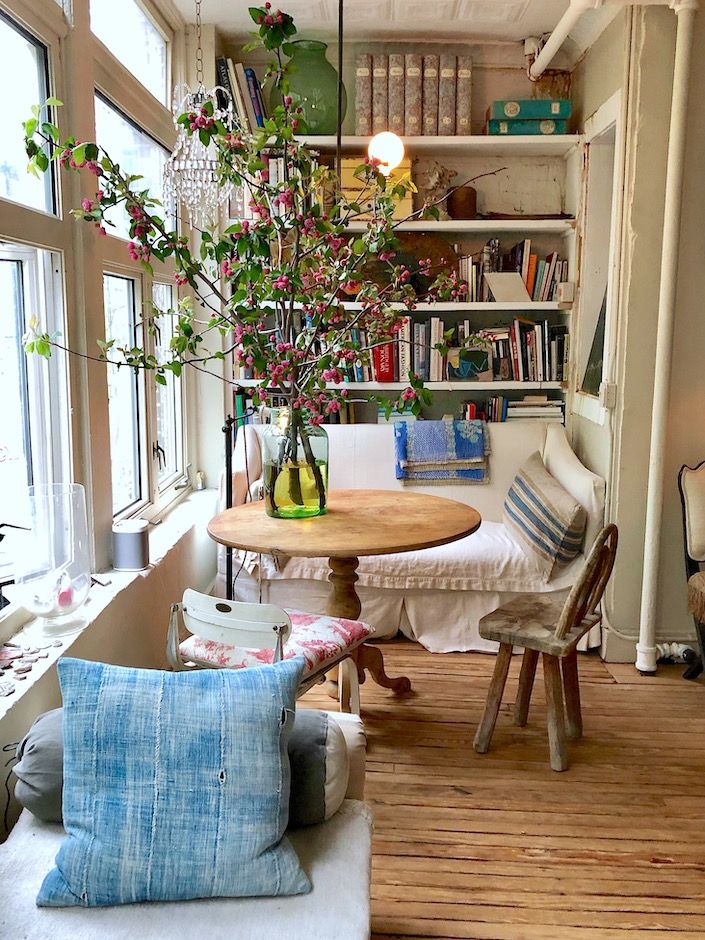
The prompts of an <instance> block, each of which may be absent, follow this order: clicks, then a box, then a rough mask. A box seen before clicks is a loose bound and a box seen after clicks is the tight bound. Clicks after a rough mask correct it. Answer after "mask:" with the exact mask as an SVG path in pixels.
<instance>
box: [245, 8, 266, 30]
mask: <svg viewBox="0 0 705 940" xmlns="http://www.w3.org/2000/svg"><path fill="white" fill-rule="evenodd" d="M247 12H248V13H249V14H250V19H251V20H252V22H253V23H256V24H257V25H258V26H259V18H260V16H264V10H261V9H260V8H259V7H248V8H247Z"/></svg>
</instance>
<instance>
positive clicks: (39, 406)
mask: <svg viewBox="0 0 705 940" xmlns="http://www.w3.org/2000/svg"><path fill="white" fill-rule="evenodd" d="M55 275H56V276H55ZM55 293H56V296H55V295H54V294H55ZM61 294H62V291H61V277H60V265H59V263H58V260H57V259H55V256H53V255H52V254H51V253H50V252H46V251H40V250H38V249H36V248H30V247H27V246H22V245H10V244H5V243H0V401H1V402H2V421H0V522H9V523H14V524H23V523H24V522H25V513H24V510H25V509H26V502H25V500H26V495H27V486H28V485H29V484H38V483H52V482H61V481H65V480H68V479H69V433H68V412H67V382H66V357H65V355H64V354H63V353H61V352H56V351H55V352H54V354H53V355H52V357H51V358H50V359H49V360H47V359H45V358H43V357H41V356H39V355H37V354H34V353H30V354H25V351H24V342H23V336H24V334H25V332H26V331H27V329H28V327H29V325H30V321H31V320H33V319H36V320H37V321H38V322H39V324H40V331H42V332H43V331H44V330H46V331H47V332H49V333H54V332H59V333H60V334H61V333H62V332H63V330H62V317H61V315H60V310H61ZM59 341H61V340H59ZM14 544H15V540H14V538H13V536H12V532H11V531H10V533H9V534H8V535H7V537H6V538H5V539H4V540H3V541H0V577H2V576H3V575H4V574H5V573H6V570H7V567H8V565H10V564H11V562H12V549H13V545H14Z"/></svg>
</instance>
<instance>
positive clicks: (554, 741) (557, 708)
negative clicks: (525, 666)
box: [543, 653, 568, 770]
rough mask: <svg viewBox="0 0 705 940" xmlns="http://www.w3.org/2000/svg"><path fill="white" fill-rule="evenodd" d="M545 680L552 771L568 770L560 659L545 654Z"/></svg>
mask: <svg viewBox="0 0 705 940" xmlns="http://www.w3.org/2000/svg"><path fill="white" fill-rule="evenodd" d="M543 678H544V682H545V684H546V707H547V709H548V744H549V749H550V752H551V769H552V770H567V768H568V755H567V753H566V738H565V723H564V718H563V689H562V684H561V669H560V666H559V665H558V659H557V657H555V656H550V655H549V654H548V653H544V654H543Z"/></svg>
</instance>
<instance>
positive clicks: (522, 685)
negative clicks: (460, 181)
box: [475, 525, 617, 770]
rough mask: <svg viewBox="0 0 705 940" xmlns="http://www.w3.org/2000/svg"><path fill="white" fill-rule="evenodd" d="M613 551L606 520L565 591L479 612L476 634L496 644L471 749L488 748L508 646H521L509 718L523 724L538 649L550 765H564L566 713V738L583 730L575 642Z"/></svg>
mask: <svg viewBox="0 0 705 940" xmlns="http://www.w3.org/2000/svg"><path fill="white" fill-rule="evenodd" d="M616 551H617V527H616V526H615V525H608V526H605V528H604V529H603V530H602V531H601V532H600V534H599V535H598V536H597V538H596V539H595V543H594V544H593V546H592V548H591V549H590V554H589V555H588V558H587V561H586V563H585V567H584V568H583V570H582V572H581V574H580V577H579V578H578V580H577V581H576V583H575V584H574V585H573V587H572V588H570V590H569V591H568V590H566V591H557V592H555V593H551V594H522V595H521V596H519V597H517V598H515V599H514V600H513V601H510V602H509V603H508V604H505V606H504V607H500V608H499V609H498V610H495V611H493V612H492V613H491V614H488V615H487V616H486V617H483V618H482V620H481V621H480V636H482V637H484V639H486V640H496V641H498V642H499V644H500V646H499V652H498V653H497V662H496V663H495V669H494V675H493V676H492V681H491V683H490V688H489V692H488V694H487V704H486V705H485V713H484V715H483V716H482V721H481V722H480V726H479V728H478V729H477V734H476V735H475V750H476V751H477V753H478V754H485V753H487V751H488V750H489V747H490V741H491V740H492V733H493V732H494V727H495V724H496V722H497V715H498V714H499V708H500V705H501V703H502V693H503V692H504V686H505V684H506V682H507V674H508V672H509V663H510V661H511V658H512V649H513V647H514V646H521V647H523V649H524V658H523V661H522V664H521V673H520V676H519V691H518V693H517V699H516V702H515V704H514V723H515V724H516V725H519V726H520V727H523V726H524V725H525V724H526V720H527V717H528V714H529V702H530V700H531V692H532V689H533V685H534V676H535V675H536V664H537V662H538V658H539V653H542V654H543V674H544V682H545V685H546V704H547V708H548V740H549V746H550V752H551V767H552V768H553V770H566V769H567V767H568V756H567V751H566V719H567V733H568V735H569V736H570V737H571V738H579V737H581V736H582V733H583V722H582V716H581V712H580V686H579V683H578V654H577V645H578V641H579V640H580V638H581V637H582V636H583V635H584V634H585V633H587V632H588V630H590V629H592V627H594V626H596V625H597V624H598V623H599V622H600V620H601V618H602V615H601V614H600V613H599V611H598V610H597V607H598V605H599V603H600V600H601V599H602V595H603V593H604V590H605V586H606V585H607V582H608V581H609V578H610V575H611V573H612V568H613V566H614V557H615V554H616ZM561 608H562V609H561ZM561 667H562V672H563V678H562V681H561ZM564 694H565V713H564V709H563V695H564Z"/></svg>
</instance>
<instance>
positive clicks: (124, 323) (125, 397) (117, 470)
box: [103, 274, 142, 515]
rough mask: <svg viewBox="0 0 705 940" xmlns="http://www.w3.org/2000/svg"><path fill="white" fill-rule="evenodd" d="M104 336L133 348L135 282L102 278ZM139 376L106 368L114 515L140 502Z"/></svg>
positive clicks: (129, 371) (125, 367)
mask: <svg viewBox="0 0 705 940" xmlns="http://www.w3.org/2000/svg"><path fill="white" fill-rule="evenodd" d="M103 303H104V307H105V335H106V337H108V338H109V339H114V340H115V345H116V346H120V347H127V348H128V349H130V348H132V347H133V346H134V345H135V342H136V335H135V330H136V322H135V282H134V281H133V280H132V278H129V277H118V276H117V275H114V274H106V275H104V276H103ZM138 382H139V376H138V375H136V374H135V372H134V370H133V369H130V368H128V367H127V366H121V367H118V366H109V367H108V411H109V417H110V457H111V464H112V478H113V513H114V514H115V515H117V514H118V513H120V512H122V511H123V510H125V509H127V508H128V507H129V506H132V505H133V504H134V503H136V502H137V501H138V500H139V499H141V498H142V477H141V473H140V464H141V461H140V451H141V448H140V436H141V435H140V395H139V384H138Z"/></svg>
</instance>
